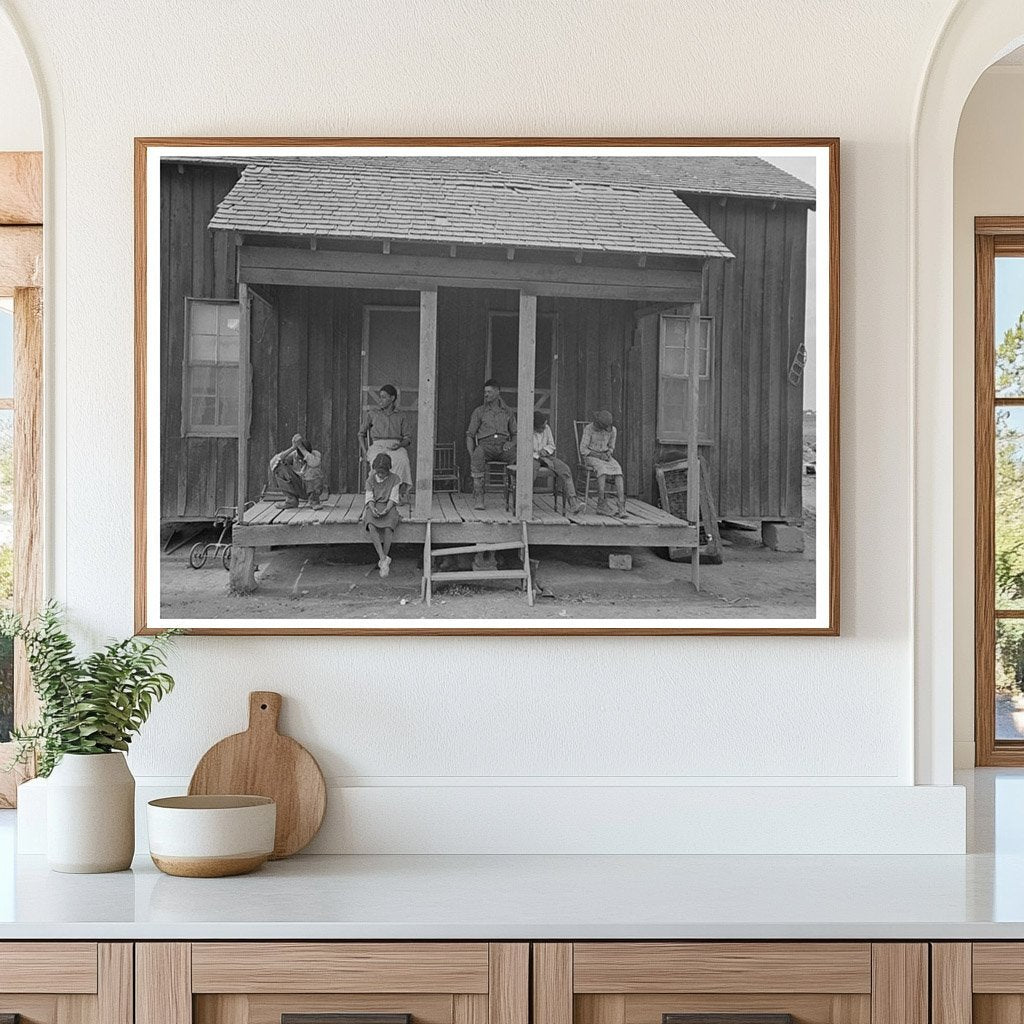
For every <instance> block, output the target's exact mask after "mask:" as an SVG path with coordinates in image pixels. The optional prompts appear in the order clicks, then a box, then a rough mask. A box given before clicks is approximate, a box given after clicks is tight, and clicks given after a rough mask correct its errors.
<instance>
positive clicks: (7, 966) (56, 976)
mask: <svg viewBox="0 0 1024 1024" xmlns="http://www.w3.org/2000/svg"><path fill="white" fill-rule="evenodd" d="M97 970H98V968H97V946H96V943H95V942H0V992H53V993H57V992H59V993H75V994H78V995H85V994H92V993H94V992H95V991H96V987H97V981H98V978H97Z"/></svg>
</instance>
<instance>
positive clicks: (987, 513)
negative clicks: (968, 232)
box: [974, 216, 1024, 767]
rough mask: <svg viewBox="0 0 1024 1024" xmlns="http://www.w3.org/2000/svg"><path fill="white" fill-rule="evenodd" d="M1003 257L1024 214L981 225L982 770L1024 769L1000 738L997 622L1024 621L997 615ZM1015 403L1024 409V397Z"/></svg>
mask: <svg viewBox="0 0 1024 1024" xmlns="http://www.w3.org/2000/svg"><path fill="white" fill-rule="evenodd" d="M997 256H1021V257H1024V216H1021V217H976V218H975V220H974V261H975V262H974V514H975V524H974V536H975V548H974V743H975V755H974V760H975V764H976V765H977V766H978V767H1021V766H1024V741H1019V740H997V739H996V735H995V732H996V730H995V706H996V648H995V631H996V620H997V618H999V619H1020V620H1024V609H1022V610H1019V611H1001V612H999V613H998V614H997V612H996V607H995V603H996V602H995V410H996V396H995V260H996V257H997ZM1000 401H1001V403H1006V402H1007V401H1008V400H1006V399H1001V400H1000ZM1009 404H1011V405H1024V398H1022V399H1014V400H1012V401H1011V402H1010V403H1009Z"/></svg>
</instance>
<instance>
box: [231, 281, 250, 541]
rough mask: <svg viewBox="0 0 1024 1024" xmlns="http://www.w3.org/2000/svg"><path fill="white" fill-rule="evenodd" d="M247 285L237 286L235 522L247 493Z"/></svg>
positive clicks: (240, 520)
mask: <svg viewBox="0 0 1024 1024" xmlns="http://www.w3.org/2000/svg"><path fill="white" fill-rule="evenodd" d="M250 301H251V300H250V298H249V286H248V285H247V284H240V285H239V286H238V310H239V314H240V316H239V320H238V342H239V344H238V493H237V494H236V496H235V501H236V502H237V504H238V516H237V520H236V521H237V522H238V523H239V525H241V524H242V523H244V522H245V499H246V496H247V494H248V491H249V421H250V417H251V406H252V389H251V388H250V386H249V384H250V375H251V373H252V369H251V358H252V353H251V352H250V346H251V344H252V338H251V334H252V331H251V329H250V322H251V317H250V315H249V310H250Z"/></svg>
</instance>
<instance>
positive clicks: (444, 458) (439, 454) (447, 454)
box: [434, 441, 461, 491]
mask: <svg viewBox="0 0 1024 1024" xmlns="http://www.w3.org/2000/svg"><path fill="white" fill-rule="evenodd" d="M460 483H461V481H460V479H459V467H458V464H457V463H456V461H455V442H454V441H450V442H446V443H445V444H435V445H434V490H435V491H457V490H459V485H460Z"/></svg>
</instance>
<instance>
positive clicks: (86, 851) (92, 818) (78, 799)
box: [46, 753, 135, 874]
mask: <svg viewBox="0 0 1024 1024" xmlns="http://www.w3.org/2000/svg"><path fill="white" fill-rule="evenodd" d="M134 853H135V778H134V777H133V776H132V773H131V771H130V770H129V769H128V764H127V762H126V761H125V759H124V754H121V753H112V754H65V755H64V756H63V757H62V758H61V759H60V763H59V764H58V765H57V767H56V768H54V770H53V772H52V773H51V774H50V777H49V779H48V780H47V783H46V860H47V863H48V864H49V865H50V867H51V868H52V869H53V870H54V871H67V872H72V873H75V874H92V873H99V872H103V871H124V870H125V869H126V868H128V867H130V866H131V863H132V856H133V855H134Z"/></svg>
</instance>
